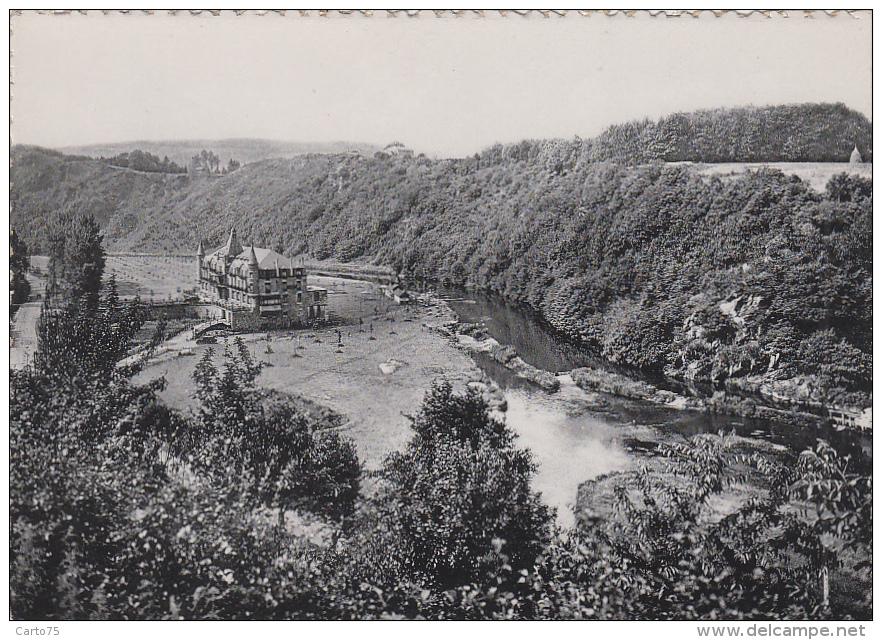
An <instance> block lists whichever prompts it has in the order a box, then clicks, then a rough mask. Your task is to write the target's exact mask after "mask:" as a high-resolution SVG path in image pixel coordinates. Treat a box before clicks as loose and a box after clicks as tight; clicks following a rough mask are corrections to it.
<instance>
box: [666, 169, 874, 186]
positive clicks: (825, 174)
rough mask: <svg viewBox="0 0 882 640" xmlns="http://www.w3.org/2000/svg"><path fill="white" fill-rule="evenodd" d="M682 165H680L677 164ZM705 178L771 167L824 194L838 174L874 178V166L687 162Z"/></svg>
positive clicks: (728, 176)
mask: <svg viewBox="0 0 882 640" xmlns="http://www.w3.org/2000/svg"><path fill="white" fill-rule="evenodd" d="M676 164H680V163H676ZM682 164H689V165H692V166H693V167H695V169H696V170H697V171H698V173H700V174H701V175H703V176H718V177H720V178H722V179H723V180H725V179H727V178H734V177H736V176H739V175H741V174H743V173H746V172H747V171H749V170H755V169H759V168H760V167H769V168H770V169H779V170H780V171H782V172H783V173H785V174H787V175H795V176H798V177H799V179H800V180H802V181H803V182H807V183H809V185H811V187H812V189H814V190H815V191H819V192H823V191H824V188H825V187H826V186H827V183H828V182H829V181H830V178H832V177H833V176H835V175H836V174H837V173H850V174H854V175H858V176H861V177H862V178H870V179H872V178H873V165H872V164H869V163H861V164H851V163H848V162H767V163H762V162H726V163H720V164H701V163H691V162H686V163H682Z"/></svg>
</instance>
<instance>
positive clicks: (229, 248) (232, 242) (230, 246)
mask: <svg viewBox="0 0 882 640" xmlns="http://www.w3.org/2000/svg"><path fill="white" fill-rule="evenodd" d="M221 251H223V252H224V254H225V255H228V256H238V255H239V254H240V253H242V245H241V244H239V237H238V236H237V235H236V227H233V228H232V229H230V239H229V240H227V244H226V246H225V247H224V248H223V249H222V250H221ZM218 253H220V251H219V252H218Z"/></svg>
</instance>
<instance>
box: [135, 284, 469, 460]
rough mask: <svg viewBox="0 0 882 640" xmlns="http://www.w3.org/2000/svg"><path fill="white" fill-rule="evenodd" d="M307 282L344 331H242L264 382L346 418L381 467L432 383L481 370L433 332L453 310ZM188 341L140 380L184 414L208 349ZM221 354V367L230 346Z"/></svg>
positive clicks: (366, 455) (463, 378)
mask: <svg viewBox="0 0 882 640" xmlns="http://www.w3.org/2000/svg"><path fill="white" fill-rule="evenodd" d="M310 284H315V285H318V286H323V287H326V288H327V289H328V291H329V295H328V303H329V312H330V314H331V316H332V317H333V318H335V321H336V323H337V326H335V327H329V328H324V329H320V330H296V331H295V330H291V331H283V332H271V333H269V334H268V333H258V334H245V335H243V336H242V338H243V340H244V341H245V342H246V344H247V345H248V348H249V350H250V352H251V354H252V355H253V356H254V358H255V359H256V360H257V361H260V362H264V363H266V365H265V366H264V369H263V372H262V373H261V375H260V377H259V379H258V384H260V385H261V386H264V387H267V388H270V389H277V390H279V391H285V392H289V393H296V394H298V395H300V396H302V397H304V398H306V399H307V400H311V401H313V402H316V403H318V404H322V405H325V406H328V407H330V408H331V409H333V410H334V411H337V412H338V413H340V414H342V415H343V416H344V417H345V419H346V420H347V421H348V422H347V423H346V425H345V426H344V427H343V428H342V430H343V432H344V433H345V434H346V435H348V436H349V437H351V438H352V439H353V440H354V441H355V443H356V446H357V448H358V454H359V458H360V459H361V460H362V461H363V463H364V464H365V465H366V466H367V467H368V468H376V467H378V466H379V465H380V463H381V462H382V460H383V459H384V458H385V456H386V455H387V454H388V453H390V452H392V451H394V450H397V449H400V448H401V447H402V446H403V445H404V443H405V442H406V441H407V440H408V439H409V438H410V436H411V432H410V429H409V427H408V425H409V422H408V420H407V418H406V417H405V416H406V415H407V414H412V413H415V412H416V411H417V410H418V408H419V406H420V404H421V402H422V399H423V396H424V394H425V392H426V390H427V389H428V388H429V386H430V385H431V383H432V381H433V380H435V379H436V378H439V377H446V378H447V379H449V380H451V382H453V383H454V385H455V386H457V387H462V386H464V385H465V383H466V382H468V381H470V380H479V379H480V378H481V373H480V371H479V370H478V368H477V367H476V365H475V364H474V362H473V361H472V360H471V358H469V357H468V356H467V355H466V354H464V353H462V352H460V351H458V350H457V349H455V348H454V347H453V346H451V345H450V344H449V343H448V341H447V339H446V338H444V337H442V336H441V335H439V334H438V333H436V332H435V331H432V330H431V329H430V327H432V326H437V325H440V324H441V323H443V322H446V321H448V320H452V319H453V316H452V314H450V312H448V311H446V310H444V309H442V308H439V307H435V306H432V305H425V306H424V305H417V304H415V305H413V306H410V307H399V306H398V305H396V304H394V303H393V302H392V301H390V300H388V299H387V298H385V297H383V295H382V294H381V293H380V291H379V287H378V285H375V284H373V283H366V282H361V281H354V280H344V279H341V278H324V277H316V278H310ZM359 319H361V321H362V323H363V324H359ZM371 327H373V333H371ZM338 331H339V334H338ZM372 337H373V339H371V338H372ZM338 338H339V340H340V341H341V342H342V344H343V346H342V347H338ZM181 345H182V348H184V347H190V348H193V349H194V352H195V356H181V355H179V351H177V352H175V351H172V352H170V353H167V354H164V355H163V356H160V357H159V358H157V360H156V362H154V363H153V364H151V365H149V366H148V367H147V368H146V369H145V371H143V372H142V373H141V374H140V375H139V376H138V378H136V382H145V381H147V380H149V379H153V378H156V377H159V376H165V378H166V380H167V381H168V386H167V388H166V390H165V391H164V392H163V394H162V397H163V399H164V400H165V401H166V402H167V403H168V404H169V405H170V406H173V407H175V408H178V409H182V410H186V409H190V408H193V407H194V400H193V394H194V388H195V387H194V383H193V379H192V373H193V369H194V368H195V366H196V363H197V362H198V360H199V358H200V357H202V355H203V353H204V352H205V350H207V349H208V348H209V346H206V345H199V346H196V345H195V344H194V343H192V342H187V343H184V342H181ZM214 350H215V354H216V359H217V362H218V363H220V362H221V360H222V358H223V350H224V344H223V340H221V341H219V343H218V344H217V345H214ZM392 361H395V362H396V363H401V364H400V365H397V366H396V365H394V364H393V366H391V367H390V366H385V367H384V369H386V370H387V371H390V370H391V372H390V373H384V372H383V370H381V368H380V365H381V364H384V365H388V364H389V363H390V362H392Z"/></svg>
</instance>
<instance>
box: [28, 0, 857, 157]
mask: <svg viewBox="0 0 882 640" xmlns="http://www.w3.org/2000/svg"><path fill="white" fill-rule="evenodd" d="M794 15H797V16H799V17H791V18H789V19H782V18H773V19H765V18H761V17H760V18H752V19H744V18H736V17H734V16H732V17H724V18H709V19H704V18H701V19H694V18H688V17H681V18H675V19H664V18H661V19H660V18H648V17H647V18H636V19H633V18H625V17H617V18H608V17H605V16H591V17H587V18H584V17H580V16H577V15H571V16H569V17H567V18H565V19H559V18H548V19H544V18H541V17H537V18H529V19H524V18H521V17H517V16H512V17H509V18H498V17H494V18H485V19H472V18H443V19H438V18H435V17H434V14H424V15H423V16H421V17H420V18H416V19H414V18H406V17H399V18H394V19H389V18H386V17H374V18H363V17H355V18H342V19H341V18H332V19H329V18H319V17H315V18H300V17H291V14H289V15H288V16H286V17H280V16H276V15H268V16H263V17H261V16H256V15H246V16H240V17H235V16H232V15H228V16H221V17H212V16H210V15H202V16H191V15H187V14H181V15H178V16H176V17H170V16H168V15H166V14H158V15H153V16H143V15H128V16H126V15H119V14H113V15H109V16H104V15H102V14H100V13H98V12H90V14H89V15H88V16H81V15H69V16H64V15H61V16H53V15H38V14H33V13H25V14H24V15H22V16H19V17H13V18H12V30H13V35H12V49H13V59H12V67H13V68H12V76H13V83H14V84H13V87H12V93H13V100H12V106H11V109H12V116H13V119H14V122H13V125H12V136H13V142H14V143H22V144H38V145H42V146H47V147H62V146H71V145H84V144H92V143H106V142H122V141H131V140H144V139H148V140H176V139H196V138H209V139H221V138H231V137H256V138H270V139H276V140H289V141H315V142H322V141H358V142H371V143H377V144H386V143H388V142H391V141H392V140H400V141H402V142H404V143H405V144H406V145H408V146H410V147H412V148H413V149H415V150H416V151H418V152H420V151H422V152H426V153H428V154H430V155H435V154H437V155H441V156H459V155H466V154H470V153H474V152H475V151H478V150H480V149H482V148H484V147H487V146H489V145H491V144H493V143H494V142H513V141H517V140H521V139H524V138H547V137H565V138H572V137H573V136H574V135H580V136H583V137H589V136H592V135H595V134H596V133H598V132H599V131H600V130H602V129H603V128H604V127H605V126H607V125H609V124H612V123H617V122H625V121H628V120H633V119H637V118H643V117H647V116H648V117H651V118H657V117H660V116H663V115H665V114H668V113H671V112H675V111H681V110H693V109H698V108H706V107H718V106H738V105H747V104H754V105H765V104H776V103H793V102H844V103H845V104H846V105H848V106H849V107H852V108H854V109H857V110H859V111H862V112H863V113H865V114H866V115H867V116H868V117H870V116H871V109H872V103H871V98H872V93H871V91H872V86H871V80H872V74H871V64H872V55H871V51H872V45H871V31H872V29H871V20H870V18H869V16H867V15H865V17H863V18H862V19H854V18H851V17H848V16H842V17H839V18H837V19H832V20H831V19H827V18H823V17H819V18H816V19H805V18H803V17H801V14H798V13H797V12H794Z"/></svg>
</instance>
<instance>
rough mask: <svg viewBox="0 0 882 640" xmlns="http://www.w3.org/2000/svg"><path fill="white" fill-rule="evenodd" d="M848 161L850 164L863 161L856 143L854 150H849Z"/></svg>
mask: <svg viewBox="0 0 882 640" xmlns="http://www.w3.org/2000/svg"><path fill="white" fill-rule="evenodd" d="M848 161H849V162H851V163H852V164H854V163H857V162H863V161H864V159H863V158H862V157H861V152H860V151H858V148H857V145H854V151H852V152H851V158H849V159H848Z"/></svg>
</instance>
